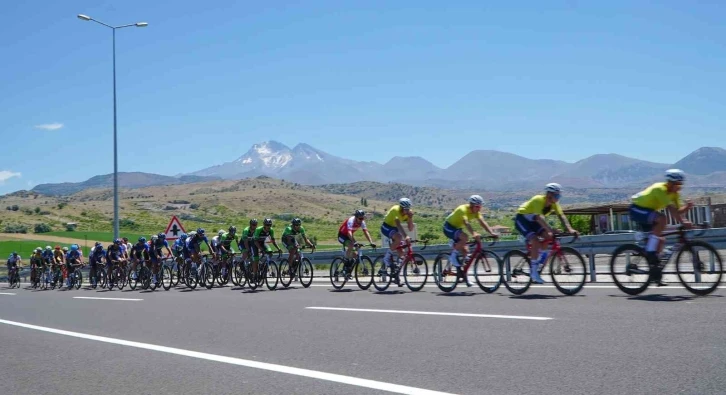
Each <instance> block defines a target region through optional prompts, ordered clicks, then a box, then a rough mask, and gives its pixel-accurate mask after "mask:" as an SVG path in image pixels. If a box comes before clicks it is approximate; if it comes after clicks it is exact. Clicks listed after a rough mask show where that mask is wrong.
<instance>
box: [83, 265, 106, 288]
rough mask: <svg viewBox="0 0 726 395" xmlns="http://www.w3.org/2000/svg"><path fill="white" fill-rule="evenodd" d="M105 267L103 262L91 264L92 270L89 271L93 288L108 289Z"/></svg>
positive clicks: (89, 278) (89, 279)
mask: <svg viewBox="0 0 726 395" xmlns="http://www.w3.org/2000/svg"><path fill="white" fill-rule="evenodd" d="M104 266H105V265H104V264H102V263H101V262H96V263H92V264H91V268H90V270H89V271H88V281H90V282H91V288H93V289H96V287H97V286H100V287H101V288H106V277H107V275H106V269H105V267H104Z"/></svg>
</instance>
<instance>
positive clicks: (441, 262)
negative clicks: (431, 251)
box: [433, 253, 459, 292]
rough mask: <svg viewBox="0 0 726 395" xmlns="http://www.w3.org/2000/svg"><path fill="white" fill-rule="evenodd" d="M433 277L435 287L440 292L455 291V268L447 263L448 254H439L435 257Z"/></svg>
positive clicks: (456, 280) (456, 279)
mask: <svg viewBox="0 0 726 395" xmlns="http://www.w3.org/2000/svg"><path fill="white" fill-rule="evenodd" d="M433 276H434V282H435V283H436V286H437V287H439V289H440V290H441V291H443V292H451V291H453V290H454V289H456V284H457V282H458V281H459V279H458V277H457V275H456V268H455V267H454V265H452V264H451V262H449V254H446V253H441V254H439V255H437V256H436V259H434V268H433ZM452 280H453V281H452Z"/></svg>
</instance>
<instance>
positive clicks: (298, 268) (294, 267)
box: [280, 246, 315, 288]
mask: <svg viewBox="0 0 726 395" xmlns="http://www.w3.org/2000/svg"><path fill="white" fill-rule="evenodd" d="M304 249H305V246H301V247H298V249H297V255H298V257H297V259H295V262H293V263H292V264H290V263H289V262H288V260H287V259H282V260H281V261H280V284H282V286H283V287H284V288H287V287H289V286H290V284H291V283H292V282H293V280H299V281H300V284H301V285H302V286H303V288H308V287H310V284H312V283H313V264H312V263H311V262H310V260H309V259H308V258H305V256H304V255H303V250H304ZM310 253H311V254H313V253H315V246H313V247H312V250H311V251H310Z"/></svg>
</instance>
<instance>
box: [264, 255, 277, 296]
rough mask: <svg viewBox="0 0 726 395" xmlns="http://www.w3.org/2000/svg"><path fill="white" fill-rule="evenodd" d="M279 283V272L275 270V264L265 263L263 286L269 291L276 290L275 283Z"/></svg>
mask: <svg viewBox="0 0 726 395" xmlns="http://www.w3.org/2000/svg"><path fill="white" fill-rule="evenodd" d="M279 281H280V272H279V271H278V268H277V263H275V262H272V261H270V262H267V273H265V285H266V286H267V289H269V290H270V291H273V290H275V288H277V283H278V282H279Z"/></svg>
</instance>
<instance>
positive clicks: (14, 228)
mask: <svg viewBox="0 0 726 395" xmlns="http://www.w3.org/2000/svg"><path fill="white" fill-rule="evenodd" d="M5 233H28V228H27V227H26V226H25V225H20V224H7V225H5Z"/></svg>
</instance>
